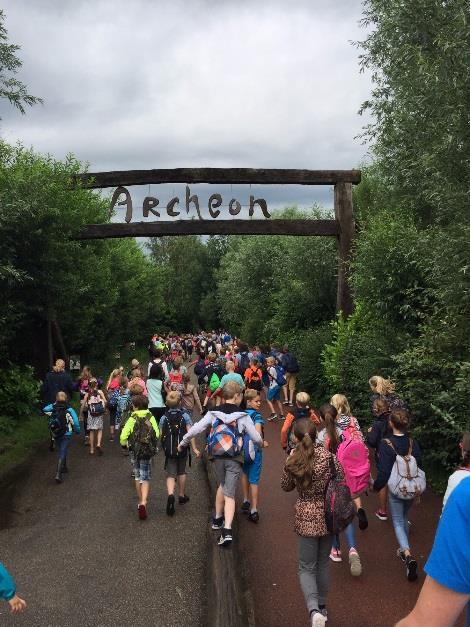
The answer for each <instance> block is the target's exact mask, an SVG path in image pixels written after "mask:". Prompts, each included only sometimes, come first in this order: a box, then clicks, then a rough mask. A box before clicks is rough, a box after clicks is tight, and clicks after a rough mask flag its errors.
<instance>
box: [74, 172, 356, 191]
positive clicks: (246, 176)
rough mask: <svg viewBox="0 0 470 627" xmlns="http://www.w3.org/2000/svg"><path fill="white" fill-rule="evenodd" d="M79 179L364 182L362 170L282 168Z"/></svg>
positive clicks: (92, 183) (107, 182)
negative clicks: (362, 180)
mask: <svg viewBox="0 0 470 627" xmlns="http://www.w3.org/2000/svg"><path fill="white" fill-rule="evenodd" d="M76 179H77V180H78V181H80V183H81V184H82V185H83V186H84V187H87V188H90V189H97V188H104V187H119V186H120V185H122V186H124V187H127V186H130V185H148V184H150V183H154V184H159V183H187V184H196V183H213V184H217V183H221V184H228V183H232V184H233V185H239V184H250V183H251V184H253V185H255V184H257V185H258V184H259V185H276V184H278V185H335V184H336V183H353V184H354V185H357V184H358V183H360V181H361V172H360V170H294V169H279V168H172V169H158V170H117V171H113V172H87V173H85V174H78V175H77V176H76Z"/></svg>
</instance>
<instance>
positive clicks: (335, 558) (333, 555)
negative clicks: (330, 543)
mask: <svg viewBox="0 0 470 627" xmlns="http://www.w3.org/2000/svg"><path fill="white" fill-rule="evenodd" d="M330 560H331V561H332V562H342V561H343V558H342V557H341V551H340V550H339V549H335V548H334V547H333V548H332V549H331V551H330Z"/></svg>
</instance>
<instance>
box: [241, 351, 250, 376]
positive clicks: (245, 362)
mask: <svg viewBox="0 0 470 627" xmlns="http://www.w3.org/2000/svg"><path fill="white" fill-rule="evenodd" d="M239 364H240V365H239V370H240V374H241V375H242V377H243V376H244V374H245V371H246V370H248V368H249V367H250V358H249V357H248V353H247V352H246V351H244V352H243V353H240V362H239Z"/></svg>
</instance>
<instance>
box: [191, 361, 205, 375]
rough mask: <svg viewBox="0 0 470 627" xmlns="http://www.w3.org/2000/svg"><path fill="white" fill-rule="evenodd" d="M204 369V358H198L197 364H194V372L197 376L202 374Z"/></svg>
mask: <svg viewBox="0 0 470 627" xmlns="http://www.w3.org/2000/svg"><path fill="white" fill-rule="evenodd" d="M205 371H206V365H205V363H204V359H200V360H199V361H198V362H197V364H196V365H195V366H194V374H195V375H196V376H197V377H200V376H202V375H203V374H204V373H205Z"/></svg>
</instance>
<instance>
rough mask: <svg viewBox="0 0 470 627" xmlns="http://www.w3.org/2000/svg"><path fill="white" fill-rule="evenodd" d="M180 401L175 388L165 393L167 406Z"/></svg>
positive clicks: (175, 404) (175, 405) (173, 405)
mask: <svg viewBox="0 0 470 627" xmlns="http://www.w3.org/2000/svg"><path fill="white" fill-rule="evenodd" d="M180 401H181V394H180V393H179V392H178V391H177V390H171V392H168V394H167V395H166V404H167V406H168V407H177V406H178V405H179V404H180Z"/></svg>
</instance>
